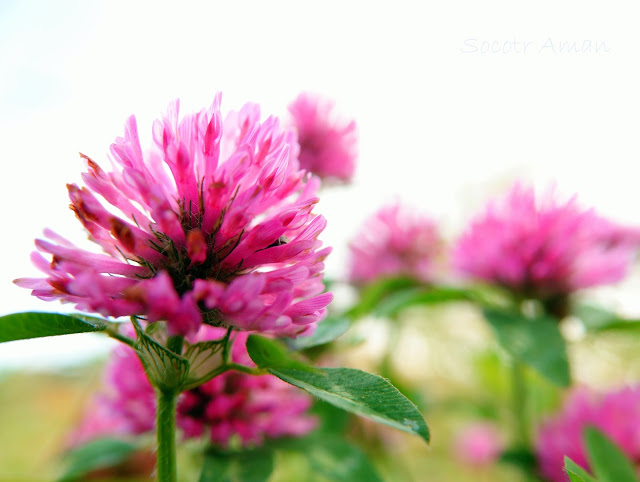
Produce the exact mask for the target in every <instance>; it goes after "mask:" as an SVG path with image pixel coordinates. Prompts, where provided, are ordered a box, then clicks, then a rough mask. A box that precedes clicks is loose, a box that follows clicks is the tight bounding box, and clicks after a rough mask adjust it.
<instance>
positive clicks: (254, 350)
mask: <svg viewBox="0 0 640 482" xmlns="http://www.w3.org/2000/svg"><path fill="white" fill-rule="evenodd" d="M247 352H248V353H249V356H250V357H251V359H252V360H253V362H254V363H255V364H256V365H258V367H259V368H264V369H268V368H295V369H297V370H305V371H315V370H316V368H314V367H312V366H309V365H307V364H306V363H304V362H302V361H300V360H298V359H297V358H294V356H293V354H292V353H290V352H289V351H287V348H286V347H285V345H284V344H283V343H282V342H280V341H278V340H273V339H270V338H264V337H262V336H258V335H249V338H248V339H247Z"/></svg>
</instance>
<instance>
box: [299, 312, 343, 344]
mask: <svg viewBox="0 0 640 482" xmlns="http://www.w3.org/2000/svg"><path fill="white" fill-rule="evenodd" d="M349 326H351V321H350V320H349V318H347V317H344V316H330V317H328V318H325V319H324V320H323V321H321V322H320V323H318V325H317V327H316V331H315V332H314V333H313V335H311V336H301V337H298V338H296V339H295V340H288V341H287V345H288V346H289V347H290V348H291V349H292V350H306V349H307V348H312V347H314V346H319V345H324V344H325V343H329V342H332V341H333V340H335V339H336V338H338V337H339V336H342V335H343V334H344V333H345V332H346V331H347V330H348V329H349Z"/></svg>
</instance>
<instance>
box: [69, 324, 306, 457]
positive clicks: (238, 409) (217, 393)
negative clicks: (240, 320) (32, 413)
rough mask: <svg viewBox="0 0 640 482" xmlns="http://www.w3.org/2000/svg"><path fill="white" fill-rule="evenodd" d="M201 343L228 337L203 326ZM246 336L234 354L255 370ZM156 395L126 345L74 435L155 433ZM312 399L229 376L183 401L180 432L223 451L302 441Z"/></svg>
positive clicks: (270, 382) (265, 380)
mask: <svg viewBox="0 0 640 482" xmlns="http://www.w3.org/2000/svg"><path fill="white" fill-rule="evenodd" d="M200 333H204V334H205V336H202V335H200V334H199V337H198V339H214V338H220V337H222V336H223V335H224V330H222V329H219V328H209V327H203V328H202V330H201V332H200ZM246 339H247V333H246V332H238V333H237V334H236V335H235V342H234V345H233V349H232V358H233V361H234V362H236V363H242V364H244V365H253V364H252V362H251V360H250V358H249V356H248V354H247V351H246V347H245V343H246ZM155 398H156V397H155V392H154V389H153V387H152V386H151V384H150V383H149V381H148V380H147V377H146V375H145V372H144V369H143V367H142V364H141V363H140V360H139V359H138V357H137V355H136V353H135V351H134V350H133V349H131V348H130V347H128V346H126V345H124V344H120V345H119V346H118V347H116V349H115V350H114V352H113V354H112V357H111V358H110V360H109V362H108V364H107V367H106V372H105V380H104V387H103V388H102V390H101V392H100V393H99V394H98V395H97V396H96V397H95V400H94V403H92V405H91V407H90V410H89V412H88V414H87V417H86V418H85V419H84V420H83V421H82V423H81V424H80V426H79V427H78V429H77V430H76V431H75V433H74V434H73V436H72V441H71V443H72V444H73V445H78V444H81V443H83V442H86V441H89V440H92V439H95V438H98V437H101V436H130V435H139V434H143V433H146V432H152V431H153V430H154V425H155V417H156V402H155ZM311 403H312V400H311V397H309V396H308V395H306V394H305V393H304V392H302V391H300V390H298V389H296V388H295V387H293V386H291V385H289V384H287V383H285V382H283V381H282V380H280V379H278V378H276V377H274V376H272V375H260V376H254V375H248V374H245V373H240V372H235V371H230V372H225V373H223V374H221V375H218V376H217V377H215V378H213V379H212V380H210V381H208V382H206V383H204V384H203V385H200V386H199V387H197V388H194V389H192V390H188V391H186V392H184V393H182V394H181V395H180V396H179V398H178V405H177V421H176V424H177V427H178V429H180V431H181V433H182V436H183V437H184V438H185V439H191V438H194V439H201V438H208V439H209V440H210V442H211V443H212V444H214V445H216V446H218V447H227V446H229V444H235V443H240V444H241V445H242V446H243V447H250V446H251V447H255V446H258V445H261V444H262V443H263V442H264V440H265V439H268V438H278V437H284V436H296V437H297V436H302V435H306V434H307V433H309V432H310V431H311V430H313V429H314V428H315V426H316V424H317V421H316V419H315V418H314V417H313V416H311V415H309V414H308V413H307V412H308V409H309V408H310V406H311Z"/></svg>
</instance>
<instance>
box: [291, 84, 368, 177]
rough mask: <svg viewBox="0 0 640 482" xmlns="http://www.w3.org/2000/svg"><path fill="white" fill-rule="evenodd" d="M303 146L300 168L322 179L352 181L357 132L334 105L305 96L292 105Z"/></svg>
mask: <svg viewBox="0 0 640 482" xmlns="http://www.w3.org/2000/svg"><path fill="white" fill-rule="evenodd" d="M289 112H290V113H291V116H292V118H293V125H294V126H295V128H296V130H297V132H298V142H299V144H300V167H301V168H302V169H306V170H308V171H310V172H312V173H314V174H316V175H317V176H319V177H321V178H323V179H337V180H339V181H345V182H346V181H350V180H351V178H352V177H353V174H354V171H355V168H356V158H357V157H358V152H357V147H358V146H357V142H358V139H357V132H356V123H355V121H353V120H345V119H340V118H339V117H338V116H337V115H336V113H335V111H334V103H333V102H332V101H331V100H329V99H325V98H323V97H320V96H317V95H313V94H309V93H302V94H300V95H299V96H298V98H297V99H296V100H294V101H293V102H292V103H291V104H290V105H289Z"/></svg>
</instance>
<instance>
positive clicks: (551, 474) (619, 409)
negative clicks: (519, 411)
mask: <svg viewBox="0 0 640 482" xmlns="http://www.w3.org/2000/svg"><path fill="white" fill-rule="evenodd" d="M587 426H593V427H595V428H597V429H598V430H600V431H602V432H603V433H604V434H605V435H606V436H607V437H609V438H610V439H611V440H612V441H613V442H614V443H615V444H617V445H618V447H619V448H620V449H621V450H622V451H623V452H624V453H625V454H626V455H627V457H628V458H629V459H630V460H633V461H636V462H637V461H638V460H640V387H633V388H631V387H630V388H624V389H621V390H616V391H612V392H609V393H606V394H596V393H593V392H591V391H589V390H587V389H586V388H579V389H576V390H574V391H573V392H572V393H571V394H570V396H569V397H568V398H567V400H566V401H565V403H564V407H563V408H562V410H561V411H560V412H559V413H558V414H556V415H555V416H554V417H552V418H551V419H549V420H547V421H546V423H544V424H543V425H542V426H541V428H540V430H539V432H538V437H537V441H536V452H537V456H538V464H539V468H540V472H541V474H542V475H543V476H544V477H546V478H547V479H549V480H550V481H552V482H565V481H568V480H569V477H568V476H567V474H566V473H565V472H564V457H565V456H567V457H569V458H570V459H571V460H573V461H574V462H575V463H577V464H578V465H580V466H582V467H584V468H585V469H587V470H589V463H588V461H587V456H586V451H585V446H584V443H583V431H584V429H585V428H586V427H587ZM639 468H640V466H639ZM639 474H640V471H639Z"/></svg>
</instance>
